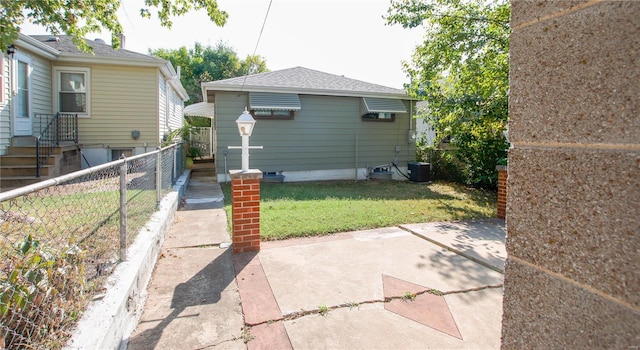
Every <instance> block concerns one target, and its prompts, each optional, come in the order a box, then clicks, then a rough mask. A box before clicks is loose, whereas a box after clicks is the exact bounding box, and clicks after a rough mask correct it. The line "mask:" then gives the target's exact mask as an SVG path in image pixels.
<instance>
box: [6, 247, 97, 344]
mask: <svg viewBox="0 0 640 350" xmlns="http://www.w3.org/2000/svg"><path fill="white" fill-rule="evenodd" d="M4 248H5V249H3V250H4V251H9V252H8V253H9V254H7V256H8V258H5V260H4V261H3V262H2V265H0V321H1V322H0V347H1V348H5V347H11V348H60V347H62V346H64V344H65V343H66V340H67V337H68V332H67V331H66V330H67V329H68V327H69V326H70V325H72V324H73V323H74V322H75V321H76V320H77V318H78V317H79V315H80V312H81V311H82V310H83V309H84V306H85V304H86V301H85V300H84V298H83V285H84V277H83V276H84V271H83V269H84V257H83V256H84V254H83V252H82V251H81V250H80V249H79V248H77V247H76V246H72V247H67V248H66V250H65V251H64V252H56V251H53V250H51V249H47V248H46V247H44V246H42V245H41V244H40V243H39V242H38V241H37V240H35V239H33V238H32V237H31V235H29V236H28V237H27V238H26V239H25V240H24V242H22V243H21V244H19V245H18V246H17V247H15V248H9V249H6V248H7V247H6V246H5V247H4ZM3 253H4V252H3Z"/></svg>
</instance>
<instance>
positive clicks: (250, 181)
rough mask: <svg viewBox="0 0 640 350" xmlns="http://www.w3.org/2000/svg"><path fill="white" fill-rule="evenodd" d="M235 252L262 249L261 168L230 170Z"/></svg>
mask: <svg viewBox="0 0 640 350" xmlns="http://www.w3.org/2000/svg"><path fill="white" fill-rule="evenodd" d="M229 174H230V175H231V210H232V215H231V216H232V218H231V223H232V227H233V228H232V231H233V232H232V239H231V240H232V242H233V253H234V254H236V253H244V252H250V251H258V250H260V179H262V172H261V171H260V170H255V169H252V170H249V171H248V172H242V171H241V170H231V171H229Z"/></svg>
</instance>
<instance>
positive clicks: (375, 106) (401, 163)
mask: <svg viewBox="0 0 640 350" xmlns="http://www.w3.org/2000/svg"><path fill="white" fill-rule="evenodd" d="M202 92H203V97H204V103H205V104H206V103H208V104H209V107H210V108H212V109H213V110H214V112H213V115H214V124H215V127H214V130H215V132H216V133H217V136H216V140H217V148H216V149H217V152H216V157H215V159H216V169H217V174H218V181H226V180H227V179H228V177H227V174H228V171H229V170H232V169H241V155H240V150H237V149H230V150H228V149H227V147H228V146H240V142H241V138H240V135H239V132H238V128H237V126H236V119H237V118H238V117H239V116H240V114H242V112H243V111H244V110H245V108H246V109H247V110H249V111H250V112H251V114H252V115H253V117H254V118H255V119H256V121H257V122H256V125H255V128H254V131H253V135H252V136H251V138H250V144H251V145H252V146H263V147H264V148H263V149H252V150H251V151H250V167H251V168H252V169H260V170H261V171H262V172H263V173H265V175H266V176H267V178H269V177H274V176H275V177H276V178H278V177H279V178H280V179H282V177H284V181H310V180H337V179H366V178H367V177H373V176H380V175H382V177H384V176H388V177H389V178H391V177H392V178H393V179H405V177H404V176H403V175H402V174H403V173H404V174H407V167H408V163H410V162H414V161H415V156H416V153H415V120H414V119H413V118H412V115H413V112H414V109H415V106H414V104H415V103H414V101H412V100H411V98H410V97H409V96H407V95H406V93H405V92H404V91H403V90H399V89H394V88H389V87H385V86H381V85H376V84H371V83H366V82H362V81H359V80H354V79H349V78H345V77H343V76H339V75H333V74H328V73H323V72H319V71H316V70H311V69H307V68H302V67H296V68H290V69H284V70H279V71H274V72H268V73H260V74H255V75H249V76H246V77H238V78H232V79H226V80H219V81H212V82H207V83H203V84H202ZM394 165H395V166H397V168H396V167H395V166H394ZM374 171H375V173H374Z"/></svg>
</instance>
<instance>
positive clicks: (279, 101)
mask: <svg viewBox="0 0 640 350" xmlns="http://www.w3.org/2000/svg"><path fill="white" fill-rule="evenodd" d="M249 105H250V108H251V109H254V110H255V109H267V110H280V111H299V110H300V109H301V105H300V98H299V97H298V95H297V94H278V93H270V92H250V93H249Z"/></svg>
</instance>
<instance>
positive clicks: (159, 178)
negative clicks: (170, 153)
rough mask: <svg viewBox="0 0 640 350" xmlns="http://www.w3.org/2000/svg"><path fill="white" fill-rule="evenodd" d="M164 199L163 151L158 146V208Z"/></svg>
mask: <svg viewBox="0 0 640 350" xmlns="http://www.w3.org/2000/svg"><path fill="white" fill-rule="evenodd" d="M161 199H162V151H161V148H160V147H158V153H157V154H156V209H157V208H160V200H161Z"/></svg>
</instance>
